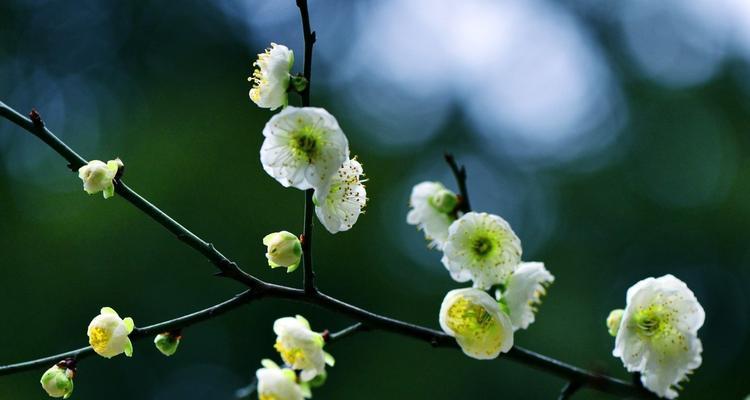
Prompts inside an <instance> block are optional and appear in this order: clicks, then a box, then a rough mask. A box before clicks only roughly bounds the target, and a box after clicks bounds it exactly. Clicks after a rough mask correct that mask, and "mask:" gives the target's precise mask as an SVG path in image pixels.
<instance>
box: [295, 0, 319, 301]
mask: <svg viewBox="0 0 750 400" xmlns="http://www.w3.org/2000/svg"><path fill="white" fill-rule="evenodd" d="M297 7H298V8H299V13H300V16H301V18H302V34H303V36H304V40H305V67H304V72H303V75H304V76H305V79H307V86H305V90H303V91H302V92H300V96H302V106H303V107H309V106H310V86H311V81H310V78H311V75H312V55H313V46H314V45H315V32H312V31H311V28H310V13H309V12H308V9H307V0H297ZM314 193H315V190H314V189H307V190H305V222H304V226H303V228H302V229H303V230H302V258H303V260H302V269H303V271H304V276H303V284H302V285H303V287H304V288H305V292H307V293H311V294H312V293H315V291H317V290H318V289H317V287H316V286H315V271H314V270H313V256H312V240H313V217H314V214H315V204H313V194H314Z"/></svg>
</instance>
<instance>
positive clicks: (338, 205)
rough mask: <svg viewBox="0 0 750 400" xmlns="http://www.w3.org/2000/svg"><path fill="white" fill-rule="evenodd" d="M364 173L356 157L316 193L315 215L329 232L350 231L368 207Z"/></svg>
mask: <svg viewBox="0 0 750 400" xmlns="http://www.w3.org/2000/svg"><path fill="white" fill-rule="evenodd" d="M363 177H364V170H363V169H362V164H360V163H359V161H357V159H356V157H355V158H352V159H351V160H346V161H344V164H343V165H342V166H341V168H339V170H338V172H336V174H335V175H333V177H332V178H331V180H330V181H329V182H328V185H326V186H325V187H322V188H320V189H316V190H315V195H314V197H313V200H314V202H315V214H317V215H318V219H319V220H320V222H321V223H322V224H323V226H325V227H326V229H327V230H328V232H331V233H337V232H341V231H347V230H349V229H351V227H352V226H354V224H355V223H356V222H357V219H358V218H359V214H362V213H363V211H362V209H363V208H364V207H365V204H367V192H366V190H365V185H364V182H365V181H366V180H365V179H363Z"/></svg>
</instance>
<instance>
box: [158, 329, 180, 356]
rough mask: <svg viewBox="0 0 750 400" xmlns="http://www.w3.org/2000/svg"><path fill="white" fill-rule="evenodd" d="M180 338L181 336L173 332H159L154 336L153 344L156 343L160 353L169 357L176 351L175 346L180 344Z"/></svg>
mask: <svg viewBox="0 0 750 400" xmlns="http://www.w3.org/2000/svg"><path fill="white" fill-rule="evenodd" d="M181 339H182V336H180V335H179V334H177V333H174V332H165V333H160V334H158V335H156V337H155V338H154V345H156V348H157V349H158V350H159V351H160V352H161V354H164V355H165V356H167V357H169V356H171V355H173V354H174V353H176V352H177V347H178V346H179V345H180V340H181Z"/></svg>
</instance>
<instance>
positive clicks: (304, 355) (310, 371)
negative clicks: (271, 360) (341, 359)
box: [273, 315, 334, 382]
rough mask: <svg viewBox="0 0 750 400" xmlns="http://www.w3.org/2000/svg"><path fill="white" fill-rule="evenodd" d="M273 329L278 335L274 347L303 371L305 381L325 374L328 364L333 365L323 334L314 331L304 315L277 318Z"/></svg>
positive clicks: (282, 356)
mask: <svg viewBox="0 0 750 400" xmlns="http://www.w3.org/2000/svg"><path fill="white" fill-rule="evenodd" d="M273 331H274V332H275V333H276V335H277V337H276V344H274V348H275V349H276V350H277V351H278V352H279V354H280V355H281V358H282V359H283V360H284V362H285V363H286V364H287V365H289V366H290V367H291V368H292V369H295V370H300V371H302V372H301V373H300V379H301V380H302V381H303V382H308V381H310V380H312V379H314V378H315V377H316V376H318V375H322V374H324V373H325V367H326V364H328V365H330V366H333V364H334V360H333V357H332V356H331V355H330V354H328V353H326V352H325V351H323V346H324V345H325V340H324V339H323V335H321V334H320V333H318V332H314V331H312V330H311V329H310V323H309V322H307V320H306V319H305V318H303V317H302V316H300V315H297V316H296V317H284V318H279V319H277V320H276V321H275V322H274V323H273Z"/></svg>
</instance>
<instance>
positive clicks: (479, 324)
mask: <svg viewBox="0 0 750 400" xmlns="http://www.w3.org/2000/svg"><path fill="white" fill-rule="evenodd" d="M448 326H450V328H451V329H452V330H453V331H454V332H456V333H457V334H459V335H468V334H471V333H475V334H477V335H479V334H480V333H481V332H485V331H487V330H488V329H489V328H490V327H491V326H492V315H491V314H490V313H489V312H487V310H486V309H485V308H484V307H482V306H481V305H479V304H476V303H472V302H470V301H469V300H467V299H465V298H461V299H458V300H456V302H455V303H453V305H452V306H451V307H450V308H449V309H448Z"/></svg>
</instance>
